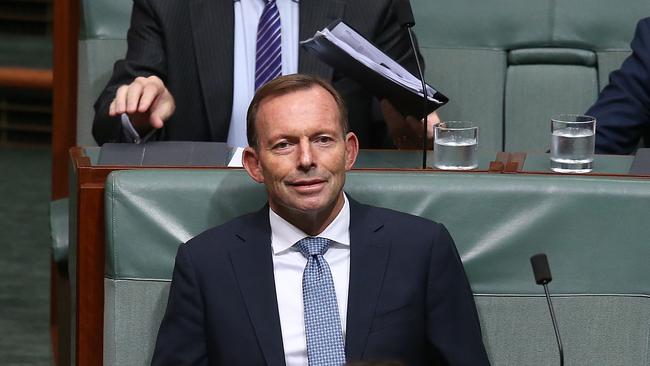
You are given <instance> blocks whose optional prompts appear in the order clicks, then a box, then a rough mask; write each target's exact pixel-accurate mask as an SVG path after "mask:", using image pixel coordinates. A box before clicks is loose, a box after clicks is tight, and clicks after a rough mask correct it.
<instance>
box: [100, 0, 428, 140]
mask: <svg viewBox="0 0 650 366" xmlns="http://www.w3.org/2000/svg"><path fill="white" fill-rule="evenodd" d="M394 3H395V0H336V1H335V0H300V1H298V0H238V1H232V0H204V1H186V0H165V1H154V0H134V2H133V11H132V16H131V26H130V29H129V32H128V36H127V41H128V50H127V53H126V57H125V58H124V59H123V60H119V61H118V62H116V64H115V67H114V70H113V74H112V77H111V79H110V80H109V82H108V84H107V85H106V87H105V89H104V91H103V92H102V93H101V95H100V96H99V98H98V100H97V102H96V103H95V119H94V122H93V136H94V137H95V140H96V141H97V142H98V144H100V145H102V144H104V143H106V142H139V141H141V140H142V139H149V138H151V139H154V140H183V141H219V142H228V144H229V145H230V146H246V115H245V114H246V108H247V106H248V104H249V102H250V100H251V98H252V97H253V94H254V92H255V90H256V89H257V88H259V86H260V85H262V84H264V83H265V82H267V81H268V80H272V79H273V78H275V77H277V76H280V75H287V74H293V73H296V72H301V73H307V74H313V75H318V76H320V77H321V78H323V79H325V80H328V81H330V82H332V83H333V85H334V86H335V88H336V89H337V90H338V92H339V93H341V95H342V96H343V97H344V99H345V101H346V103H347V105H348V108H349V114H350V116H349V118H350V125H351V129H352V131H354V132H355V134H356V135H357V136H358V137H359V139H360V143H361V147H364V148H383V147H388V146H390V145H391V144H396V145H397V147H417V146H419V144H421V141H422V139H421V133H422V132H421V131H422V125H421V121H418V120H416V119H414V118H412V117H406V118H405V117H404V116H402V115H400V114H399V113H395V112H396V109H395V108H393V107H392V105H390V103H388V102H387V101H384V102H383V103H382V106H381V108H380V107H379V106H378V105H379V103H378V101H376V100H375V99H374V98H372V97H371V96H370V94H368V93H367V92H366V91H365V90H364V89H363V88H362V87H361V86H360V85H359V84H357V83H356V82H354V81H353V80H351V79H349V78H346V77H344V76H343V75H341V74H340V73H338V72H337V71H336V70H333V69H332V68H331V67H329V66H327V65H326V64H324V63H322V62H320V61H319V60H318V59H316V58H315V57H314V56H313V55H311V54H309V53H308V52H307V51H306V50H303V49H301V48H300V47H299V44H298V43H299V40H302V39H306V38H308V37H311V36H313V35H314V33H315V32H316V31H317V30H320V29H322V28H324V27H326V26H328V25H329V24H330V23H332V22H333V21H334V20H335V19H339V18H340V19H342V20H343V21H345V22H346V23H348V24H349V25H351V26H352V27H353V28H355V29H356V30H357V31H358V32H360V33H361V34H362V35H363V36H364V37H366V38H367V39H368V40H369V41H371V42H372V43H374V44H375V45H377V47H378V48H380V49H381V50H383V51H384V52H385V53H386V54H388V55H389V56H390V57H392V58H393V59H395V60H396V61H398V62H399V63H400V64H402V65H403V66H404V67H406V68H407V69H408V70H410V71H411V72H413V71H415V70H416V66H415V57H416V55H414V54H413V52H412V50H411V47H410V43H409V39H408V36H407V34H406V33H405V32H404V30H403V29H400V25H399V24H398V22H397V19H396V15H395V11H394V7H395V4H394ZM417 56H418V57H420V56H419V55H417ZM386 111H387V112H386ZM382 112H384V114H386V113H388V117H387V118H384V117H383V116H382ZM384 120H386V121H384ZM436 122H438V117H437V114H435V113H433V114H432V115H430V117H429V122H428V135H429V137H431V135H432V131H433V124H435V123H436Z"/></svg>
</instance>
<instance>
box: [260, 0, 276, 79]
mask: <svg viewBox="0 0 650 366" xmlns="http://www.w3.org/2000/svg"><path fill="white" fill-rule="evenodd" d="M280 36H281V27H280V12H278V7H277V5H276V4H275V0H266V5H265V6H264V10H263V11H262V16H261V17H260V22H259V24H258V26H257V51H256V55H255V90H257V89H259V88H260V87H261V86H262V85H264V84H266V83H267V82H269V81H271V80H273V79H275V78H276V77H278V76H280V75H282V44H281V37H280Z"/></svg>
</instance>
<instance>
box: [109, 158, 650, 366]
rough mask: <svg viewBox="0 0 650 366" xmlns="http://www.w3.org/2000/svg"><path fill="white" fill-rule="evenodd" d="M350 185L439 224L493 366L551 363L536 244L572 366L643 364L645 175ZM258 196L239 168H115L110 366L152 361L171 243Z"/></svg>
mask: <svg viewBox="0 0 650 366" xmlns="http://www.w3.org/2000/svg"><path fill="white" fill-rule="evenodd" d="M346 191H347V192H349V194H350V195H351V196H352V197H354V198H355V199H357V200H359V201H361V202H365V203H370V204H374V205H378V206H384V207H389V208H394V209H398V210H401V211H406V212H410V213H413V214H416V215H420V216H423V217H427V218H431V219H434V220H436V221H439V222H442V223H444V224H445V225H446V226H447V227H448V229H449V230H450V232H451V233H452V235H453V237H454V238H455V241H456V245H457V247H458V249H459V252H460V254H461V256H462V258H463V261H464V264H465V268H466V270H467V274H468V277H469V279H470V283H471V285H472V289H473V291H474V293H475V298H476V301H477V304H478V308H479V315H480V318H481V323H482V328H483V332H484V339H485V344H486V347H487V349H488V353H489V355H490V358H491V360H492V363H493V364H494V365H555V364H557V363H558V360H557V356H556V346H555V339H554V335H553V329H552V327H551V324H550V319H549V315H548V312H547V309H546V301H545V299H544V298H543V296H542V294H543V291H542V289H541V287H539V286H537V285H535V284H534V280H533V275H532V273H531V269H530V263H529V257H530V256H531V255H533V254H536V253H538V252H545V253H547V254H548V256H549V260H550V263H551V267H552V268H551V269H552V272H553V276H554V281H553V282H552V283H551V284H550V289H551V291H552V293H553V294H555V297H554V304H555V306H556V312H557V317H558V321H559V322H560V327H561V332H562V337H563V340H564V342H565V355H566V358H567V364H572V365H639V366H641V365H648V364H649V363H650V354H649V344H650V281H648V278H650V266H648V258H650V245H648V243H647V241H648V238H650V225H643V224H642V221H641V219H639V218H640V217H643V218H645V217H646V216H647V212H648V208H647V206H648V205H647V202H649V199H650V182H649V181H644V180H635V179H609V178H593V177H569V176H538V175H516V176H513V175H505V174H462V173H461V174H455V173H431V172H426V173H425V172H373V171H354V172H351V173H350V174H349V176H348V180H347V183H346ZM264 202H265V193H264V189H263V187H262V186H260V185H256V184H254V183H252V181H251V180H250V179H249V178H248V176H247V175H246V173H245V172H244V171H242V170H238V169H227V170H209V171H189V170H181V171H156V170H140V171H119V172H113V173H111V175H110V176H109V179H108V180H107V183H106V196H105V203H106V206H105V207H106V234H107V238H106V239H107V246H106V250H107V254H106V273H105V329H104V361H105V365H125V364H128V365H145V364H148V362H149V361H150V358H151V352H152V350H153V346H154V342H155V335H156V333H157V330H158V326H159V324H160V320H161V318H162V315H163V313H164V309H165V306H166V300H167V292H168V288H169V279H170V276H171V272H172V269H173V265H174V256H175V253H176V250H177V247H178V245H179V244H180V243H182V242H184V241H186V240H188V239H189V238H191V237H192V236H194V235H196V234H197V233H199V232H201V231H203V230H205V229H207V228H208V227H211V226H214V225H217V224H219V223H222V222H225V221H227V220H229V219H231V218H234V217H236V216H238V215H240V214H243V213H245V212H249V211H252V210H256V209H258V208H259V207H261V206H262V205H263V204H264ZM215 245H218V243H215ZM394 245H396V246H397V245H399V243H394Z"/></svg>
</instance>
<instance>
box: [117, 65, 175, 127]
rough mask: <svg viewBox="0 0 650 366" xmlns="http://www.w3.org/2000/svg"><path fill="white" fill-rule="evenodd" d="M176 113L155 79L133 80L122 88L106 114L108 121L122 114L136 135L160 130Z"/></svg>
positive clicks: (153, 77) (168, 97) (152, 77)
mask: <svg viewBox="0 0 650 366" xmlns="http://www.w3.org/2000/svg"><path fill="white" fill-rule="evenodd" d="M175 109H176V103H175V102H174V97H173V96H172V95H171V93H170V92H169V90H167V87H165V84H164V83H163V82H162V80H160V78H159V77H157V76H149V77H137V78H136V79H135V80H133V82H132V83H131V84H129V85H122V86H120V87H119V88H118V89H117V92H116V93H115V99H113V101H112V102H111V105H110V107H109V110H108V114H109V115H110V116H111V117H115V116H119V115H121V114H122V113H126V114H128V116H129V119H130V120H131V123H132V124H133V127H134V128H135V129H136V130H137V131H138V132H139V133H142V132H146V131H147V130H149V129H151V128H152V127H153V128H161V127H163V126H164V124H165V121H166V120H168V119H169V117H171V115H172V114H173V113H174V110H175Z"/></svg>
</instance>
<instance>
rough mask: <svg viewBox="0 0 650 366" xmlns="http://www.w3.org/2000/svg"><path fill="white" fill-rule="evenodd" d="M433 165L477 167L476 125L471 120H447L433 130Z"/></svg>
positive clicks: (439, 167) (444, 167)
mask: <svg viewBox="0 0 650 366" xmlns="http://www.w3.org/2000/svg"><path fill="white" fill-rule="evenodd" d="M433 145H434V146H433V166H434V167H436V168H438V169H443V170H470V169H476V168H478V153H477V148H478V126H476V124H474V123H472V122H465V121H449V122H444V123H440V124H438V125H436V127H435V129H434V132H433Z"/></svg>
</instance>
